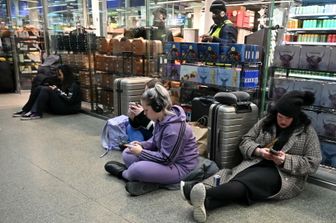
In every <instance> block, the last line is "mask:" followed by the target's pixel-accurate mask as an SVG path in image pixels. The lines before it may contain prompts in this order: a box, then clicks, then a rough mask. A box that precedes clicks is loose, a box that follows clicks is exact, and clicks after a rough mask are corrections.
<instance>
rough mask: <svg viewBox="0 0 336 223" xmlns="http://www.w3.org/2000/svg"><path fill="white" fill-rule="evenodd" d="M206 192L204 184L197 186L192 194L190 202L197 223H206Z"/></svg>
mask: <svg viewBox="0 0 336 223" xmlns="http://www.w3.org/2000/svg"><path fill="white" fill-rule="evenodd" d="M205 197H206V190H205V186H204V184H203V183H198V184H196V185H195V186H194V187H193V188H192V190H191V192H190V201H191V203H192V205H193V207H194V210H193V216H194V219H195V220H196V221H197V222H205V221H206V218H207V215H206V210H205V206H204V201H205Z"/></svg>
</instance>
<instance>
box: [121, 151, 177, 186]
mask: <svg viewBox="0 0 336 223" xmlns="http://www.w3.org/2000/svg"><path fill="white" fill-rule="evenodd" d="M122 158H123V160H124V163H125V165H126V166H127V167H128V168H127V170H125V171H124V172H123V173H122V175H123V177H124V178H125V179H127V180H129V181H141V182H148V183H160V184H175V183H178V182H180V181H181V178H180V175H179V172H178V170H177V168H176V167H175V165H171V166H166V165H162V164H159V163H155V162H152V161H144V160H140V159H139V158H138V157H137V156H136V155H134V154H133V153H131V152H130V151H129V150H128V149H127V148H126V149H125V150H124V151H123V153H122Z"/></svg>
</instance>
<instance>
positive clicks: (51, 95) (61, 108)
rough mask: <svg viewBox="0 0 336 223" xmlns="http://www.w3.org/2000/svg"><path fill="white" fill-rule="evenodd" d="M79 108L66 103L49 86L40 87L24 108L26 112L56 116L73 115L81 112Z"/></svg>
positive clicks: (34, 91)
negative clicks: (53, 114)
mask: <svg viewBox="0 0 336 223" xmlns="http://www.w3.org/2000/svg"><path fill="white" fill-rule="evenodd" d="M78 107H79V106H76V105H70V104H67V103H66V102H65V100H63V99H62V98H61V97H60V96H59V95H58V94H57V93H56V92H55V91H53V90H52V89H51V88H50V87H48V86H38V87H36V88H35V89H34V90H33V91H32V92H31V94H30V96H29V99H28V102H27V103H26V104H25V105H24V106H23V108H22V110H23V111H24V112H29V111H30V112H35V113H38V114H40V115H42V113H43V112H51V113H55V114H61V115H66V114H73V113H77V112H79V109H80V108H78Z"/></svg>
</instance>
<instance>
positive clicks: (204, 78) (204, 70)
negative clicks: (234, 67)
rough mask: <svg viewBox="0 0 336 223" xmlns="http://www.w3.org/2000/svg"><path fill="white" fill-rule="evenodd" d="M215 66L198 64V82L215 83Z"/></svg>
mask: <svg viewBox="0 0 336 223" xmlns="http://www.w3.org/2000/svg"><path fill="white" fill-rule="evenodd" d="M216 79H217V67H209V66H200V67H198V80H197V82H198V83H201V84H216V82H217V80H216Z"/></svg>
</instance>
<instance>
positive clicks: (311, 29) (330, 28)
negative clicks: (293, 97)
mask: <svg viewBox="0 0 336 223" xmlns="http://www.w3.org/2000/svg"><path fill="white" fill-rule="evenodd" d="M335 17H336V1H319V0H302V1H301V2H300V5H295V6H291V7H290V13H289V21H288V25H287V29H286V33H285V35H284V40H283V45H284V46H286V45H289V46H288V47H289V48H288V49H289V50H288V52H290V51H291V50H290V49H292V50H293V49H294V47H300V57H299V58H296V60H298V62H297V61H296V62H295V63H294V59H293V60H291V65H290V66H291V68H288V67H287V68H286V67H285V68H284V66H280V68H279V66H278V64H275V65H274V66H273V67H271V69H270V70H271V71H270V73H271V78H270V91H269V99H270V101H274V100H275V99H276V98H277V97H276V94H279V93H284V92H286V91H287V92H288V91H290V90H309V91H311V92H313V93H314V94H315V103H314V105H313V106H309V107H305V108H304V112H305V113H306V114H307V116H308V117H309V118H310V119H311V121H312V125H313V126H314V128H315V130H316V132H317V134H318V136H319V139H320V143H321V151H322V154H323V159H322V163H321V165H320V168H319V169H318V171H317V173H316V174H314V175H312V176H311V177H310V178H309V180H310V181H311V182H314V183H316V184H319V185H322V186H326V187H329V188H332V189H335V188H336V163H335V159H336V157H335V156H336V134H335V133H336V105H335V104H332V102H333V97H334V92H333V91H334V89H335V88H336V70H335V69H334V68H333V63H334V56H333V55H335V54H334V53H335V52H334V51H335V48H334V47H332V46H336V20H335ZM292 46H293V47H292ZM309 46H311V47H310V49H314V48H313V47H315V49H316V50H315V51H316V54H315V56H317V57H319V61H309V60H308V57H311V58H312V59H313V57H312V55H310V54H309V53H307V51H308V50H307V49H309ZM318 47H320V48H319V49H320V50H319V51H320V52H319V51H318V50H317V48H318ZM303 50H305V51H303ZM293 52H294V50H293ZM309 52H312V50H311V51H309ZM328 53H329V54H328ZM279 54H280V53H279ZM290 54H291V52H290V53H289V54H288V55H287V57H288V56H289V55H290ZM317 54H319V55H317ZM284 55H285V54H284ZM275 56H277V55H275ZM292 56H293V57H294V54H293V53H292ZM278 57H279V55H278ZM280 57H281V55H280ZM306 57H307V59H306ZM317 57H315V58H317ZM315 58H314V59H315ZM321 58H323V59H322V60H321ZM280 59H281V58H280ZM282 59H286V58H282ZM324 60H329V65H328V64H327V65H325V64H324V65H323V66H322V63H324V62H325V61H324ZM312 62H313V63H312ZM314 62H319V67H318V68H315V67H316V66H314V68H312V66H311V65H316V64H314ZM320 62H321V63H320ZM307 63H308V66H307V65H306V64H307ZM285 64H286V63H285ZM293 64H298V65H293ZM303 64H304V65H303ZM306 66H307V67H308V68H306ZM327 103H329V104H327ZM334 155H335V156H334Z"/></svg>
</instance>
